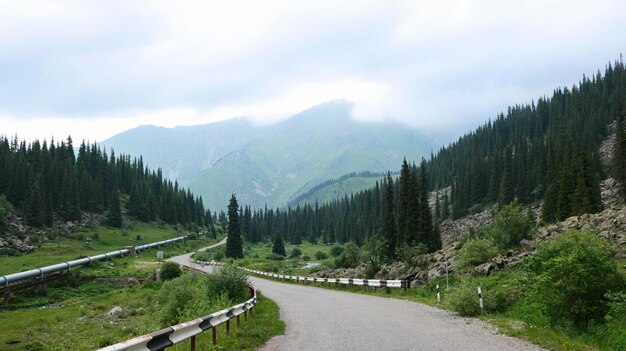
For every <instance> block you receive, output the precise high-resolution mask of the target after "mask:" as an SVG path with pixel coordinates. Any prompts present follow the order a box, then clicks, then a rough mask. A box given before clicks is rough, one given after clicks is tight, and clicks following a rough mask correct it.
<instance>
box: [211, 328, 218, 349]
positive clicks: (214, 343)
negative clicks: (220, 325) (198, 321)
mask: <svg viewBox="0 0 626 351" xmlns="http://www.w3.org/2000/svg"><path fill="white" fill-rule="evenodd" d="M215 329H216V328H215V327H213V328H211V331H212V336H213V345H216V344H217V331H216V330H215Z"/></svg>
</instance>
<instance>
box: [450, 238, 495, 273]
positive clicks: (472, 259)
mask: <svg viewBox="0 0 626 351" xmlns="http://www.w3.org/2000/svg"><path fill="white" fill-rule="evenodd" d="M497 254H498V249H497V248H496V246H495V244H494V243H493V241H491V240H490V239H470V240H468V241H467V242H466V243H465V244H464V245H463V247H462V248H461V250H460V251H459V254H458V257H457V261H456V265H457V267H460V268H464V267H473V266H475V265H477V264H481V263H485V262H487V260H489V259H490V258H492V257H494V256H495V255H497Z"/></svg>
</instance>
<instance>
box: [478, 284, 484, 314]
mask: <svg viewBox="0 0 626 351" xmlns="http://www.w3.org/2000/svg"><path fill="white" fill-rule="evenodd" d="M478 303H479V304H480V312H481V313H484V308H485V306H484V305H483V292H482V291H481V290H480V286H479V287H478Z"/></svg>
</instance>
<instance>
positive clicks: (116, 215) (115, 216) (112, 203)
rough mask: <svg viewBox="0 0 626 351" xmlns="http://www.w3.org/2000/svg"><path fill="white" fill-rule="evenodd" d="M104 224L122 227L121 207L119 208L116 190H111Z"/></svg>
mask: <svg viewBox="0 0 626 351" xmlns="http://www.w3.org/2000/svg"><path fill="white" fill-rule="evenodd" d="M106 224H107V225H108V226H111V227H114V228H122V225H123V220H122V209H121V208H120V193H119V191H117V190H113V191H112V192H111V199H110V200H109V212H108V213H107V217H106Z"/></svg>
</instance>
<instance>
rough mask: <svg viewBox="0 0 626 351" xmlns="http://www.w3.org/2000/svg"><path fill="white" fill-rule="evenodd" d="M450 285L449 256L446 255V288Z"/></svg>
mask: <svg viewBox="0 0 626 351" xmlns="http://www.w3.org/2000/svg"><path fill="white" fill-rule="evenodd" d="M449 287H450V285H449V284H448V258H447V257H446V289H448V288H449Z"/></svg>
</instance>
